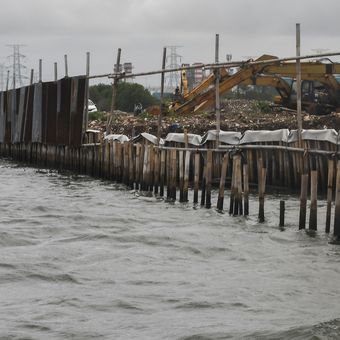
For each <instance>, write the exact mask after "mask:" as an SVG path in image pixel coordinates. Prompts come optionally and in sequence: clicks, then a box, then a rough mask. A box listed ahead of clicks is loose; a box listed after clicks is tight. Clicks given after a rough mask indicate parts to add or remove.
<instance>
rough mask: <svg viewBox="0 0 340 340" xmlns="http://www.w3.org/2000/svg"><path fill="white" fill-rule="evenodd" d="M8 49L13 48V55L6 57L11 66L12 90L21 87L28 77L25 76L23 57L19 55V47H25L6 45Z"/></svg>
mask: <svg viewBox="0 0 340 340" xmlns="http://www.w3.org/2000/svg"><path fill="white" fill-rule="evenodd" d="M7 46H8V47H11V48H13V54H11V55H10V56H8V58H9V59H10V61H11V64H12V72H13V74H12V88H15V87H16V86H20V87H21V86H23V85H24V80H27V79H28V77H27V76H26V75H25V74H26V66H25V65H24V64H23V61H24V59H25V56H24V55H23V54H21V53H20V47H22V46H25V45H18V44H13V45H7Z"/></svg>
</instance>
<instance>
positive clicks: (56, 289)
mask: <svg viewBox="0 0 340 340" xmlns="http://www.w3.org/2000/svg"><path fill="white" fill-rule="evenodd" d="M226 197H227V196H226ZM214 199H216V197H215V198H214V195H213V205H214ZM286 199H287V200H289V202H290V204H287V205H286V209H287V216H286V227H285V228H284V229H279V228H278V219H279V217H278V206H279V200H280V197H270V199H267V200H266V205H265V211H266V223H265V224H262V225H260V224H259V223H258V222H257V207H258V205H257V204H258V203H257V201H256V198H252V200H251V202H250V203H251V204H250V216H249V217H248V218H246V219H244V218H242V217H240V218H233V217H231V216H229V214H228V213H225V214H219V213H218V212H217V211H216V210H215V209H211V210H206V209H205V208H201V207H199V206H196V207H195V208H194V207H193V206H192V205H191V204H190V203H186V204H180V203H178V202H176V203H175V204H168V203H167V202H164V201H163V200H160V199H156V198H154V197H149V196H144V195H143V194H139V193H136V192H134V191H131V190H126V189H125V187H124V186H122V185H116V184H114V183H110V182H107V181H100V180H94V179H91V178H89V177H86V176H72V175H71V174H69V173H62V174H60V173H58V172H51V171H44V170H43V171H41V170H37V169H34V168H23V167H21V166H18V165H16V164H13V163H10V162H4V161H0V213H1V214H0V339H52V340H53V339H82V340H83V339H186V340H189V339H195V340H197V339H297V340H300V339H322V340H324V339H339V338H340V331H339V329H340V321H339V319H338V315H340V314H339V313H340V307H339V304H338V302H337V300H338V297H339V295H340V286H339V284H338V282H340V269H339V261H340V250H339V249H340V248H339V246H338V245H333V244H330V243H329V240H330V238H329V237H328V236H327V235H325V234H324V233H323V231H319V232H317V233H313V234H311V233H307V232H304V231H298V230H297V225H296V222H297V218H298V214H297V209H298V203H297V202H298V201H297V199H296V198H294V197H293V198H289V197H286ZM324 210H325V205H324V204H320V207H319V214H320V221H321V222H320V223H319V225H320V226H322V221H323V218H324V216H323V214H324V213H325V211H324ZM327 320H331V321H327Z"/></svg>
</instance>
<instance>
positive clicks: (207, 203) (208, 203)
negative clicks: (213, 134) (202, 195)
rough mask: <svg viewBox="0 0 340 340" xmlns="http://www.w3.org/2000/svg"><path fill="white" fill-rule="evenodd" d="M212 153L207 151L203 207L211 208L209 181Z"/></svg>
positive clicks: (210, 177)
mask: <svg viewBox="0 0 340 340" xmlns="http://www.w3.org/2000/svg"><path fill="white" fill-rule="evenodd" d="M211 172H212V151H211V150H208V151H207V172H206V201H205V207H206V208H207V209H210V208H211V180H212V173H211Z"/></svg>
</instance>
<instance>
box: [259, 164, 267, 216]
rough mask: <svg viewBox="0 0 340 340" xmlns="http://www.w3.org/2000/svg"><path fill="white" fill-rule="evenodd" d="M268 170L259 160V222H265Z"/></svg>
mask: <svg viewBox="0 0 340 340" xmlns="http://www.w3.org/2000/svg"><path fill="white" fill-rule="evenodd" d="M266 174H267V169H266V168H263V160H262V158H260V159H259V160H258V187H259V222H260V223H263V222H264V193H265V188H266Z"/></svg>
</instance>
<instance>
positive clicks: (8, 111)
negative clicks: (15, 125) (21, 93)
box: [5, 90, 12, 143]
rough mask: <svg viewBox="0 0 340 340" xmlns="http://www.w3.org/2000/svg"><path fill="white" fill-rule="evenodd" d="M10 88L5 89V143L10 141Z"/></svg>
mask: <svg viewBox="0 0 340 340" xmlns="http://www.w3.org/2000/svg"><path fill="white" fill-rule="evenodd" d="M11 107H12V90H11V91H6V105H5V112H6V131H5V143H11V113H12V109H11Z"/></svg>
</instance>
